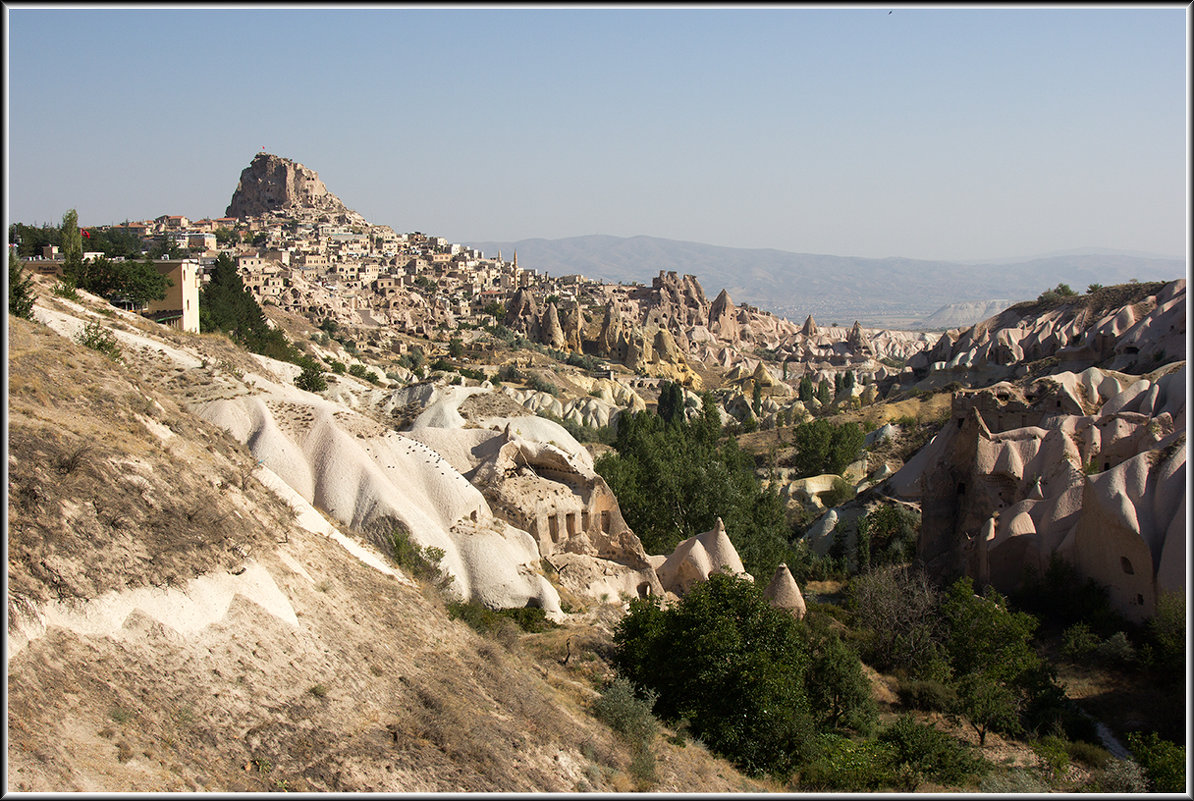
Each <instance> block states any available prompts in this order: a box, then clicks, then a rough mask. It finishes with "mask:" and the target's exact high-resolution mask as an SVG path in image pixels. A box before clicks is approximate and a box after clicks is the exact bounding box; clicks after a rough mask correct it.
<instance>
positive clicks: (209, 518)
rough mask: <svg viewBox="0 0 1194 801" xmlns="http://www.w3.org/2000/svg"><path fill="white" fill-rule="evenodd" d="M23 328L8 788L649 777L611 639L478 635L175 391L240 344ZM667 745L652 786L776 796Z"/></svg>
mask: <svg viewBox="0 0 1194 801" xmlns="http://www.w3.org/2000/svg"><path fill="white" fill-rule="evenodd" d="M44 289H45V287H44V285H43V287H42V292H43V297H42V298H41V299H40V300H39V304H40V305H42V306H43V307H51V306H52V307H55V308H57V309H58V310H59V311H60V312H61V313H64V314H72V315H76V316H80V318H83V317H86V316H87V313H86V312H85V311H84V310H82V309H78V308H74V307H71V306H69V305H67V304H64V303H62V302H61V301H59V300H57V299H55V298H51V297H46V296H45V293H44ZM95 308H97V309H98V308H100V307H99V306H96V307H95ZM88 319H91V318H88ZM96 319H100V321H101V322H103V323H104V324H105V325H108V326H109V327H115V328H126V329H129V330H132V329H139V328H140V327H141V326H142V325H143V324H142V323H141V322H140V321H137V320H134V319H131V318H129V317H126V316H124V315H122V314H116V315H115V316H106V317H103V318H96ZM9 333H10V351H9V360H10V363H9V366H10V387H9V389H10V396H9V446H10V447H9V454H8V469H9V477H10V481H9V502H8V516H9V565H8V570H9V579H10V581H9V592H8V599H7V600H8V603H7V618H8V619H7V621H6V622H7V635H8V637H7V639H8V655H7V662H6V668H7V690H8V692H7V697H8V768H9V771H8V789H11V790H16V791H30V792H45V791H97V792H99V791H102V792H123V791H228V790H233V791H235V790H246V791H247V790H252V791H264V790H310V791H401V792H430V791H553V792H568V791H575V790H597V791H602V792H610V791H619V790H632V789H636V784H635V782H634V781H633V780H632V779H631V778H630V776H629V774H628V767H629V762H630V754H629V751H628V750H627V749H626V748H625V747H624V746H622V745H621V744H620V743H619V742H618V741H617V740H616V739H615V738H614V737H613V735H612V733H611V732H610V730H609V729H608V728H607V727H606V726H604V725H603V724H601V723H599V722H597V721H596V720H594V719H593V718H591V717H590V716H589V715H588V713H587V703H588V700H589V699H590V698H591V697H592V696H593V692H594V691H593V689H592V688H593V686H594V683H595V682H596V681H599V680H600V678H601V677H602V676H603V675H607V673H608V669H607V668H606V667H605V666H604V663H603V662H602V660H601V653H600V649H599V647H598V646H599V644H600V642H601V641H602V638H603V637H605V636H607V634H599V636H595V637H588V638H584V637H580V638H574V639H573V644H572V656H571V659H570V660H569V665H568V666H566V667H565V666H563V665H561V664H560V662H561V661H562V660H563V658H564V656H565V648H566V647H567V646H566V639H567V638H566V637H565V636H563V633H562V632H553V633H551V634H552V636H553V637H554V639H547V640H544V641H543V642H541V643H539V644H538V645H535V640H536V637H545V636H546V635H522V636H521V637H519V636H517V635H514V634H508V636H506V637H505V638H504V639H502V640H495V639H486V638H482V637H480V636H479V635H477V634H476V633H474V632H473V631H472V630H471V629H469V628H468V627H466V626H465V625H464V624H463V623H461V622H457V621H452V620H449V619H448V616H447V614H446V612H445V609H444V606H443V602H442V601H441V600H440V599H439V597H438V596H436V595H435V593H434V592H433V591H428V590H426V589H424V588H421V587H419V586H417V585H415V584H414V583H413V582H411V581H410V580H408V579H406V578H405V577H403V576H401V575H400V574H397V573H396V571H394V570H393V568H392V566H389V565H388V564H387V563H386V561H385V558H384V557H382V556H381V555H380V554H376V553H373V554H372V555H371V556H370V555H369V554H368V553H367V552H366V551H364V550H361V549H362V548H363V546H361V545H360V544H354V546H353V547H354V550H349V549H348V548H347V547H346V546H345V545H344V542H346V541H348V540H345V539H344V535H343V534H341V533H340V532H334V531H332V527H331V526H330V525H329V524H328V523H327V521H326V520H323V519H322V518H321V517H320V516H319V514H318V513H317V512H316V511H315V510H313V509H312V508H311V507H309V506H308V507H306V508H305V509H299V508H292V507H291V506H290V505H289V504H288V503H287V502H284V501H282V500H281V498H280V497H279V496H278V495H276V494H274V493H273V492H272V491H271V490H269V489H268V488H267V487H266V486H265V484H263V483H262V481H261V479H263V478H265V479H268V478H269V476H268V475H267V474H265V473H262V472H260V468H258V467H257V465H256V464H255V462H254V461H253V460H252V458H251V457H250V456H249V455H248V453H247V450H246V449H245V448H244V447H242V446H240V445H238V444H236V443H235V442H233V441H232V440H231V439H230V438H228V437H227V436H225V435H224V434H223V433H222V432H220V431H219V430H217V429H215V428H214V427H213V426H210V425H208V424H206V423H204V422H203V421H201V420H199V419H197V418H195V417H194V416H193V415H190V414H189V413H187V412H186V411H185V410H184V408H183V406H182V405H181V403H178V402H175V400H174V398H175V397H180V396H181V397H185V396H186V395H187V394H188V393H189V394H191V395H192V396H193V395H196V394H198V395H200V396H203V397H211V396H213V395H218V392H219V374H220V371H221V369H223V370H225V371H229V370H234V369H236V367H235V364H234V363H233V361H232V360H233V359H236V358H240V356H239V355H238V354H237V353H235V352H229V351H230V350H231V351H235V349H231V348H230V346H229V345H228V343H227V341H226V340H222V339H220V338H214V337H213V338H207V337H193V336H192V337H187V336H185V335H175V334H169V333H156V334H155V335H154V336H156V337H158V341H160V343H161V347H162V348H163V349H165V350H168V349H169V348H171V347H182V346H183V345H184V344H185V345H187V346H189V347H197V348H199V349H200V350H203V351H204V352H208V351H210V354H209V355H210V359H208V360H206V361H204V362H203V363H202V364H196V365H193V366H190V367H187V366H180V365H179V363H178V362H177V360H175V361H171V360H170V359H169V358H166V357H164V356H162V355H161V353H158V352H157V351H154V350H153V349H152V348H151V349H148V350H147V351H146V352H140V351H136V350H135V349H132V348H125V349H124V351H125V352H124V356H125V363H124V364H118V363H116V362H113V361H111V360H109V359H108V358H107V357H105V356H103V355H101V354H99V353H97V352H95V351H92V350H89V349H86V348H83V347H82V346H79V345H77V344H75V343H73V342H71V341H70V340H69V339H67V338H64V337H62V336H61V335H59V334H57V333H54V332H53V331H50V330H49V329H47V328H46V327H45V326H43V325H41V324H38V323H29V322H26V321H23V320H11V321H10V329H9ZM165 350H163V351H162V353H164V352H165ZM155 354H156V355H155ZM221 359H222V360H224V362H225V366H224V367H223V368H220V367H219V366H218V364H219V362H220V360H221ZM181 397H180V400H181ZM311 520H317V521H319V522H320V525H312V524H311V522H310V521H311ZM311 529H315V530H311ZM334 535H335V536H334ZM337 536H339V537H340V538H339V539H337ZM362 554H364V556H368V559H366V558H364V557H363V556H362ZM597 630H598V631H599V632H608V625H604V626H603V627H598V629H597ZM585 643H588V644H589V646H588V647H585ZM532 646H533V647H532ZM656 750H657V753H658V755H659V763H658V765H657V771H656V772H657V782H656V783H654V784H653V785H651V786H650V789H653V790H657V791H691V790H700V791H704V792H725V791H739V790H756V791H757V790H766V789H775V788H772V787H768V786H767V785H764V784H760V783H757V782H752V781H749V780H746V779H744V778H743V777H741V776H740V775H738V774H737V773H736V772H735V771H733V769H732V768H730V767H729V766H727V765H726V763H724V762H723V761H721V760H717V759H714V758H713V757H711V756H709V755H708V753H707V752H705V751H704V749H703V748H700V747H699V746H695V745H693V744H689V746H688V747H687V748H684V749H680V748H677V747H675V746H673V745H670V744H668V743H666V742H665V741H664V740H663V738H662V737H661V738H659V739H658V740H657V741H656Z"/></svg>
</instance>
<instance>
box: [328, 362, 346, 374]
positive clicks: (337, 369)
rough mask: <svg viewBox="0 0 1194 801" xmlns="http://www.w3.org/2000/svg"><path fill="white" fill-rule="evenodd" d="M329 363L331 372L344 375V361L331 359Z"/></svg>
mask: <svg viewBox="0 0 1194 801" xmlns="http://www.w3.org/2000/svg"><path fill="white" fill-rule="evenodd" d="M329 364H330V365H331V367H332V372H333V373H335V374H336V375H344V371H345V369H346V368H345V366H344V362H342V361H337V360H336V359H332V360H331V362H329Z"/></svg>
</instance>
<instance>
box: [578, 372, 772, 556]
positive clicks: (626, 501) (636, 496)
mask: <svg viewBox="0 0 1194 801" xmlns="http://www.w3.org/2000/svg"><path fill="white" fill-rule="evenodd" d="M668 395H669V396H670V397H671V398H672V400H669V401H665V402H664V404H663V413H670V412H669V404H674V403H675V402H676V400H675V394H674V391H672V390H669V391H668ZM701 403H702V408H701V415H700V416H699V417H697V418H695V419H693V420H692V421H691V422H686V421H684V420H683V419H682V415H680V414H679V413H678V412H677V416H676V417H675V418H673V420H672V422H666V421H665V420H664V419H663V417H662V416H661V415H660V414H651V413H649V412H637V413H635V414H629V413H625V414H623V415H622V416H621V417H619V418H618V432H617V437H616V439H615V442H614V448H615V452H613V453H607V454H605V455H604V456H602V457H601V458H600V459H598V460H597V463H596V465H595V467H596V469H597V471H598V473H600V474H601V476H602V478H604V479H605V481H606V482H607V483H608V484H609V486H610V489H611V490H613V492H614V494H615V495H616V496H617V498H618V504H619V506H620V507H621V510H622V514H623V515H624V516H625V518H626V522H627V523H628V524H629V525H630V526H631V528H633V529H634V531H635V533H636V534H638V536H639V538H640V539H641V540H642V542H643V546H644V547H645V548H646V549H647V551H648V552H649V553H670V552H671V551H672V550H673V549H674V548H675V547H676V545H677V544H678V543H679V542H680V541H681V540H683V539H687V538H688V537H692V536H695V535H697V534H700V533H701V532H704V531H708V530H710V529H711V528H713V526H714V525H715V523H716V522H717V518H719V517H720V518H721V519H722V521H723V522H724V523H725V526H726V530H727V532H728V533H729V536H730V539H731V541H732V542H733V543H734V547H735V548H737V550H738V555H739V556H740V557H741V558H742V562H743V564H744V566H745V567H746V569H747V571H749V572H750V573H751V574H753V575H759V576H761V575H770V574H771V573H772V572H774V570H775V568H776V566H777V565H778V564H779V563H780V562H781V561H783V560H784V559H785V558H786V556H787V553H788V550H789V549H788V544H787V532H788V528H787V524H786V522H785V519H784V510H783V504H782V503H781V502H780V500H779V495H778V493H777V492H776V491H775V490H774V489H768V490H764V489H763V486H762V484H761V482H760V481H759V479H758V477H757V476H756V475H755V472H754V461H753V459H751V458H750V457H749V456H748V455H747V454H745V453H743V452H742V451H741V449H739V448H738V445H737V443H736V442H735V441H734V440H732V439H729V440H727V441H725V442H719V440H718V437H719V435H720V433H721V417H720V413H719V411H718V409H717V405H716V402H715V401H714V400H713V398H712V396H711V395H708V394H705V395H703V396H702V401H701Z"/></svg>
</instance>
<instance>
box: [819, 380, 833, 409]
mask: <svg viewBox="0 0 1194 801" xmlns="http://www.w3.org/2000/svg"><path fill="white" fill-rule="evenodd" d="M817 400H819V401H820V402H821V405H822V406H828V405H829V402H830V401H831V400H833V395H832V391H831V390H830V389H829V382H828V381H827V380H825V379H824V378H822V379H821V382H820V383H819V384H817Z"/></svg>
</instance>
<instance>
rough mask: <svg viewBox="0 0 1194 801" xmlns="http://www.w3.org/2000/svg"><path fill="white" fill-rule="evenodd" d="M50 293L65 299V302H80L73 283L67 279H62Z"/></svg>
mask: <svg viewBox="0 0 1194 801" xmlns="http://www.w3.org/2000/svg"><path fill="white" fill-rule="evenodd" d="M51 291H52V292H53V293H54V295H55V296H57V297H60V298H66V299H67V300H73V301H74V302H76V303H78V302H79V301H80V300H82V299H81V298H80V297H79V293H78V291H76V289H75V283H74V281H71V280H70V279H69V278H68V279H63V280H62V281H59V282H58V283H56V284H54V288H53V289H52V290H51Z"/></svg>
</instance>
